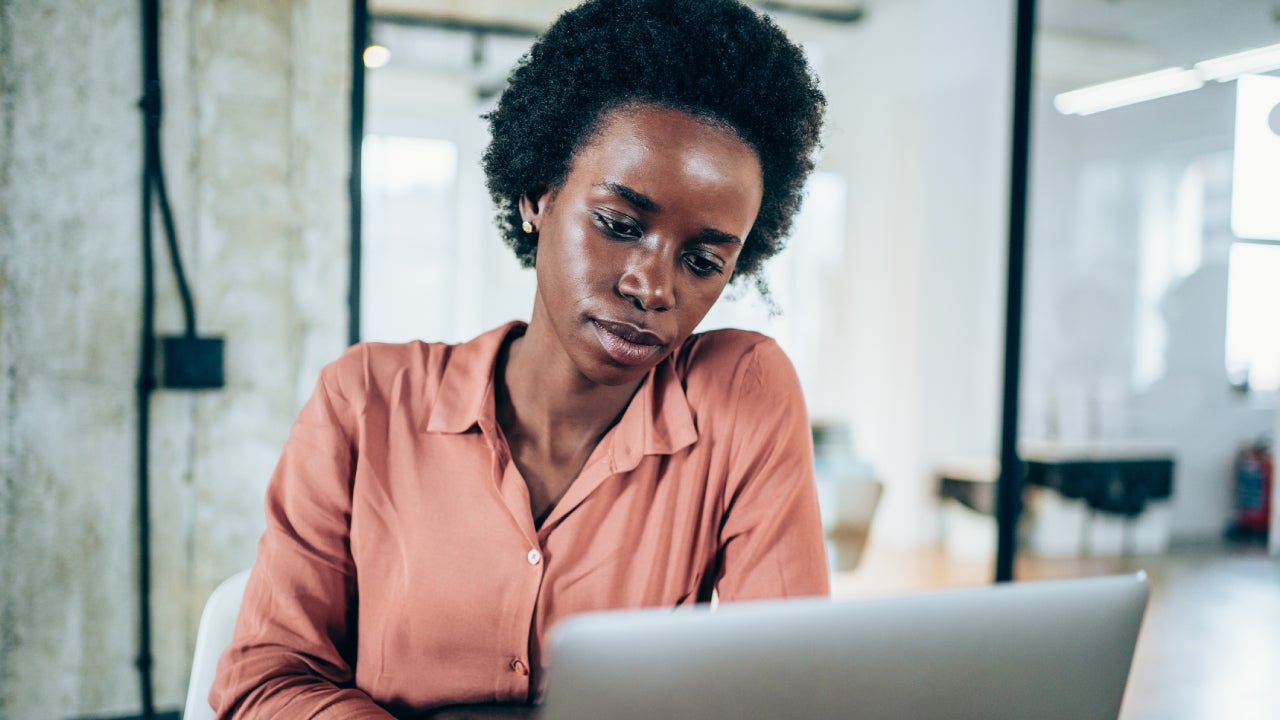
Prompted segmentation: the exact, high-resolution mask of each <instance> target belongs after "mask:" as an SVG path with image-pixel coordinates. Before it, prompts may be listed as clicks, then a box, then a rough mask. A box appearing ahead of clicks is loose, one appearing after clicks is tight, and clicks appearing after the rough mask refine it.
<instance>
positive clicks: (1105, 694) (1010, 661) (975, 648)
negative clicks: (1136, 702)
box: [540, 573, 1148, 720]
mask: <svg viewBox="0 0 1280 720" xmlns="http://www.w3.org/2000/svg"><path fill="white" fill-rule="evenodd" d="M1147 594H1148V588H1147V580H1146V575H1145V574H1144V573H1138V574H1136V575H1126V576H1116V577H1099V578H1086V579H1076V580H1055V581H1044V582H1028V583H1016V584H1011V585H999V586H989V587H981V588H970V589H963V590H948V591H942V592H934V593H928V594H922V595H913V596H905V597H888V598H877V599H871V600H859V601H852V602H832V601H829V600H825V599H806V600H789V601H766V602H757V603H740V604H732V605H722V606H721V607H720V608H719V609H718V610H717V611H716V612H714V613H711V612H708V611H706V610H695V611H672V610H670V609H660V610H637V611H622V612H608V613H591V614H586V615H580V616H577V617H574V618H570V619H569V620H566V621H565V622H563V623H562V624H560V625H559V626H557V628H556V629H555V631H554V632H553V633H552V638H551V648H550V649H551V652H550V656H549V657H550V662H551V666H550V668H549V671H548V672H549V675H548V687H547V693H546V703H545V705H544V706H543V709H542V712H541V713H540V717H541V718H543V720H588V719H591V720H595V719H597V718H611V719H612V720H655V719H656V718H664V719H672V720H679V719H682V718H690V719H693V718H698V719H699V720H728V719H729V718H733V719H734V720H737V719H739V718H814V719H817V718H859V719H869V720H877V719H883V720H891V719H892V720H897V719H903V720H905V719H908V718H909V719H911V720H919V719H921V718H948V719H953V720H963V719H966V718H972V719H973V720H1005V719H1007V720H1015V719H1017V720H1026V719H1028V718H1034V719H1036V720H1057V719H1063V720H1065V719H1068V718H1072V719H1074V718H1081V719H1084V718H1087V719H1088V720H1099V719H1101V718H1107V719H1110V718H1115V717H1116V716H1117V715H1118V714H1119V712H1120V702H1121V700H1122V698H1123V695H1124V687H1125V682H1126V680H1127V678H1128V673H1129V665H1130V662H1131V661H1132V658H1133V649H1134V645H1135V643H1136V642H1137V637H1138V629H1139V626H1140V625H1141V622H1142V614H1143V611H1144V609H1145V607H1146V600H1147Z"/></svg>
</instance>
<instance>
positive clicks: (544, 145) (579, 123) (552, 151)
mask: <svg viewBox="0 0 1280 720" xmlns="http://www.w3.org/2000/svg"><path fill="white" fill-rule="evenodd" d="M634 103H652V104H655V105H659V106H664V107H669V108H672V109H676V110H681V111H684V112H688V113H690V114H691V115H693V116H695V117H699V118H701V119H704V120H706V121H709V122H711V123H713V124H716V125H719V126H724V127H727V128H728V129H730V130H732V131H733V132H735V133H736V134H737V135H738V136H739V137H740V138H742V139H743V140H744V141H745V142H746V143H747V144H749V145H750V146H751V147H752V148H753V149H754V150H755V151H756V154H757V155H758V157H759V159H760V166H761V169H762V171H763V176H764V194H763V197H762V199H761V203H760V212H759V215H758V216H757V217H756V222H755V225H754V226H753V227H752V230H751V233H750V235H748V237H747V240H746V243H745V244H744V247H743V249H742V252H741V254H740V255H739V257H738V264H737V267H736V269H735V271H734V278H735V279H737V278H743V277H756V279H757V284H758V283H759V280H760V278H759V276H758V273H759V271H760V269H761V267H762V264H763V262H764V261H765V260H767V259H768V258H770V257H772V256H773V255H775V254H777V253H778V251H780V250H781V249H782V248H783V246H784V244H785V240H786V235H787V232H788V231H789V230H790V227H791V220H792V218H793V216H794V215H795V213H796V211H797V210H798V209H799V207H800V201H801V192H802V189H803V186H804V181H805V178H806V177H807V176H808V174H809V172H810V171H811V170H812V169H813V154H814V150H815V148H816V147H817V145H818V138H819V133H820V131H821V127H822V114H823V110H824V109H825V107H826V98H825V97H824V96H823V94H822V91H821V90H819V89H818V84H817V80H816V78H815V77H814V75H813V73H812V72H811V71H810V69H809V66H808V64H807V63H806V61H805V58H804V55H803V53H802V51H801V50H800V48H799V47H797V46H796V45H795V44H793V43H792V42H791V41H790V40H789V39H788V38H787V37H786V35H785V34H783V32H782V30H781V29H779V28H778V27H777V26H776V25H775V24H774V23H773V22H772V21H771V20H769V19H768V18H767V17H765V16H763V15H760V14H758V13H757V12H756V11H754V10H752V9H751V8H749V7H747V6H746V5H743V4H742V3H740V2H738V1H737V0H589V1H588V2H586V3H584V4H582V5H580V6H578V7H577V8H574V9H573V10H570V11H568V12H566V13H565V14H563V15H561V16H560V18H559V19H558V20H557V21H556V22H555V23H554V24H553V25H552V26H551V28H550V29H548V30H547V32H546V34H544V35H543V36H542V37H541V38H540V39H539V40H538V41H537V42H536V43H535V44H534V45H533V47H532V48H531V49H530V50H529V53H528V54H527V55H525V56H524V57H523V58H522V59H521V61H520V62H519V63H518V64H517V65H516V67H515V69H514V70H512V72H511V77H510V78H509V82H508V85H507V88H506V90H505V91H503V93H502V96H501V98H500V99H499V101H498V104H497V107H496V108H495V109H494V110H493V111H492V112H491V113H489V114H488V115H486V118H487V119H488V120H489V123H490V131H491V137H492V140H491V141H490V143H489V146H488V148H487V149H486V150H485V154H484V161H483V162H484V170H485V175H486V178H487V184H488V188H489V193H490V194H491V195H492V197H493V200H494V202H495V203H496V204H497V206H498V217H497V219H498V226H499V229H500V231H501V232H502V235H503V238H504V239H505V241H506V242H507V244H508V245H510V246H511V248H512V249H513V250H514V251H515V253H516V257H518V258H519V259H520V261H521V263H522V264H524V265H525V266H526V267H532V266H533V264H534V259H535V257H536V255H537V235H536V234H525V233H523V232H521V231H520V226H521V217H520V209H519V200H520V197H521V196H523V195H525V194H528V193H531V192H536V191H538V190H541V189H546V188H554V187H557V186H559V185H560V184H561V183H563V182H564V180H565V178H566V177H567V175H568V173H569V168H570V164H571V162H572V160H573V156H574V153H575V152H576V151H577V150H578V148H579V147H581V146H582V145H583V144H584V143H585V141H586V140H588V139H589V138H590V136H591V134H592V132H594V131H595V130H596V129H597V128H598V125H599V122H600V119H601V118H602V117H603V116H604V115H605V114H606V113H607V112H608V111H610V110H613V109H616V108H618V107H622V106H625V105H629V104H634ZM762 289H763V287H762Z"/></svg>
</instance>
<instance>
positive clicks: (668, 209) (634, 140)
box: [520, 105, 763, 385]
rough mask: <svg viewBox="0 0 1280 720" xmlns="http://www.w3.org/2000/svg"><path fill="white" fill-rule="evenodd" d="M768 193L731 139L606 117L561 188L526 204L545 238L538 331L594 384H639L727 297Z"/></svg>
mask: <svg viewBox="0 0 1280 720" xmlns="http://www.w3.org/2000/svg"><path fill="white" fill-rule="evenodd" d="M762 192H763V179H762V175H761V169H760V162H759V159H758V158H757V157H756V153H755V151H754V150H753V149H752V148H751V146H749V145H748V144H746V143H745V142H743V141H742V140H741V139H739V138H738V137H737V136H736V135H734V134H733V133H732V132H730V131H728V130H725V129H723V128H719V127H715V126H713V125H709V124H707V123H705V122H702V121H700V120H698V119H696V118H695V117H693V116H692V115H689V114H687V113H684V112H681V111H678V110H671V109H668V108H662V107H658V106H653V105H636V106H626V107H623V108H621V109H618V110H614V111H612V112H610V113H608V114H607V115H606V116H604V117H603V118H602V119H601V126H600V127H599V128H598V129H597V132H596V133H595V134H594V135H593V136H592V137H590V138H589V139H588V140H587V141H586V144H585V145H584V146H582V147H580V148H579V149H578V152H577V154H576V155H575V156H574V158H573V161H572V163H571V167H570V169H569V174H568V177H567V178H566V179H565V181H564V183H563V184H562V185H560V186H559V187H556V188H553V189H551V190H549V191H547V192H546V193H543V194H541V195H539V196H537V197H532V196H526V197H525V198H522V200H521V204H520V207H521V212H522V213H523V215H524V219H525V220H528V221H530V222H532V223H533V224H534V226H535V227H536V228H537V230H538V255H537V263H536V268H537V274H538V297H537V301H536V302H535V304H534V320H533V322H532V323H531V325H537V324H539V323H545V324H547V325H549V326H550V327H549V328H544V330H546V329H549V330H550V331H551V332H552V333H553V334H554V336H555V338H556V340H557V341H558V342H559V344H560V346H561V347H562V348H563V349H564V351H565V354H566V355H567V357H568V359H569V360H570V361H571V362H572V363H573V364H574V366H575V367H576V368H577V370H578V371H579V372H580V373H581V374H582V375H584V376H585V377H586V378H588V379H589V380H591V381H593V382H595V383H598V384H603V385H620V384H624V383H628V382H634V381H637V380H639V379H640V378H642V377H643V376H644V374H645V373H646V372H648V371H649V370H650V369H651V368H652V367H653V366H655V365H657V364H658V362H659V361H661V360H662V359H663V358H665V357H666V356H667V355H668V354H669V353H670V352H671V351H672V350H674V349H675V348H677V347H679V346H680V344H681V343H682V342H683V341H684V339H685V338H687V337H688V336H689V334H690V333H692V332H693V329H694V328H695V327H696V326H697V325H698V323H699V322H701V321H702V318H703V317H704V316H705V315H706V314H707V311H708V310H710V309H711V306H712V305H713V304H714V303H715V301H716V298H718V297H719V296H720V292H721V291H722V290H724V287H725V285H726V284H727V283H728V282H729V278H730V276H731V275H732V274H733V269H734V266H735V264H736V263H737V260H738V254H739V252H740V251H741V250H742V244H743V242H744V241H745V240H746V238H747V234H748V233H750V231H751V226H752V224H753V223H754V222H755V219H756V214H757V212H758V211H759V209H760V198H761V194H762ZM532 329H533V328H532V327H531V330H532Z"/></svg>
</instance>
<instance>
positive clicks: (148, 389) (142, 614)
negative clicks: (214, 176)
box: [136, 0, 196, 720]
mask: <svg viewBox="0 0 1280 720" xmlns="http://www.w3.org/2000/svg"><path fill="white" fill-rule="evenodd" d="M142 43H143V54H142V88H143V91H142V92H143V95H142V99H141V101H140V102H139V106H140V107H141V109H142V115H143V125H142V131H143V143H142V147H143V151H142V153H143V155H142V198H141V199H142V329H141V333H140V335H141V337H140V340H139V344H140V346H141V347H140V350H141V353H140V360H139V367H138V382H137V393H138V448H137V450H138V656H137V660H136V663H137V666H138V673H139V676H140V677H139V682H140V692H141V696H142V698H141V699H142V717H143V718H145V719H147V720H151V719H152V718H154V717H155V716H156V711H155V687H154V683H153V680H152V678H153V668H154V663H153V657H152V642H151V629H152V628H151V492H150V477H151V468H150V435H151V393H152V392H153V391H154V390H155V387H156V330H155V306H156V287H155V256H154V242H155V237H154V222H155V207H156V205H157V204H158V205H159V209H160V218H161V222H162V224H163V227H164V235H165V240H166V244H167V246H168V250H169V262H170V265H171V266H172V268H173V274H174V277H175V279H176V281H177V285H178V294H179V296H180V297H181V298H182V310H183V318H184V321H185V323H184V324H185V331H186V336H187V337H188V338H194V337H195V336H196V312H195V303H194V302H193V300H192V298H191V289H190V287H189V286H188V285H187V277H186V273H185V272H184V270H183V267H182V255H181V253H180V252H179V248H178V233H177V229H176V227H175V224H174V221H173V211H172V208H170V206H169V194H168V191H167V190H166V188H165V182H164V165H163V159H162V158H163V153H162V152H161V142H160V128H161V115H162V108H163V93H162V85H161V82H160V2H159V0H142Z"/></svg>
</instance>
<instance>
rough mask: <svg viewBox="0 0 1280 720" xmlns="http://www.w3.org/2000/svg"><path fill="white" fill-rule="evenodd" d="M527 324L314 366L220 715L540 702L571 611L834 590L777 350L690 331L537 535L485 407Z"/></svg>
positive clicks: (369, 712) (358, 350) (232, 652)
mask: <svg viewBox="0 0 1280 720" xmlns="http://www.w3.org/2000/svg"><path fill="white" fill-rule="evenodd" d="M522 329H523V326H522V325H520V324H519V323H511V324H509V325H506V326H504V327H501V328H498V329H496V330H493V331H490V332H488V333H486V334H484V335H481V336H480V337H478V338H476V339H475V340H472V341H470V342H467V343H463V344H460V345H446V344H440V343H431V344H427V343H420V342H418V343H409V344H404V345H384V344H361V345H356V346H354V347H352V348H351V349H349V350H348V351H347V352H346V353H345V354H344V355H343V356H342V357H341V359H339V360H338V361H336V362H335V363H333V364H331V365H329V366H328V367H326V368H325V369H324V371H323V372H322V373H321V375H320V380H319V383H318V384H317V386H316V390H315V393H314V394H313V395H312V397H311V399H310V400H309V401H308V402H307V404H306V406H305V407H304V408H303V410H302V413H301V415H300V416H299V417H298V420H297V422H296V423H295V424H294V426H293V429H292V431H291V433H290V437H289V440H288V442H287V444H286V445H285V448H284V452H283V456H282V457H281V459H280V463H279V465H278V466H277V468H276V470H275V473H274V474H273V475H272V478H271V483H270V486H269V489H268V491H267V499H266V509H267V529H266V532H265V533H264V534H263V536H262V539H261V541H260V543H259V546H258V558H257V562H256V563H255V565H254V567H253V572H252V574H251V577H250V579H249V584H248V588H247V589H246V591H245V596H244V603H243V606H242V608H241V611H240V617H239V620H238V622H237V625H236V632H235V639H234V641H233V642H232V644H231V646H230V647H229V648H228V649H227V651H226V652H225V654H224V655H223V656H222V659H221V662H220V663H219V666H218V674H217V680H216V682H215V684H214V687H213V690H212V692H211V694H210V702H211V704H212V705H213V706H214V707H215V708H217V709H218V717H219V718H343V719H344V720H346V719H354V718H368V719H370V720H372V719H373V718H379V719H385V718H388V717H391V716H392V715H393V714H410V713H417V712H421V711H424V710H427V709H430V708H433V707H438V706H442V705H449V704H458V703H487V702H533V701H536V700H537V699H538V695H539V692H540V689H541V687H542V685H543V682H544V676H545V671H546V666H547V664H548V662H549V660H550V661H553V660H554V658H548V657H546V653H545V648H544V643H545V640H546V637H547V632H548V630H549V629H550V628H551V627H552V626H553V625H554V624H555V623H556V621H557V620H560V619H561V618H564V617H566V616H569V615H572V614H574V613H579V612H583V611H588V610H601V609H608V608H634V607H642V606H665V607H675V606H678V605H684V604H688V603H694V602H704V601H707V600H708V599H709V598H710V597H711V592H712V590H713V589H716V590H718V594H719V598H720V599H721V601H735V600H748V599H759V598H775V597H788V596H800V595H822V594H826V593H827V592H828V576H827V564H826V557H825V549H824V543H823V536H822V527H821V521H820V518H819V514H818V502H817V494H816V489H815V484H814V477H813V458H812V446H811V441H810V434H809V422H808V418H807V415H806V413H805V407H804V401H803V398H802V396H801V392H800V385H799V382H798V381H797V378H796V375H795V371H794V370H793V369H792V366H791V364H790V363H789V362H788V361H787V359H786V357H785V356H784V355H783V353H782V351H781V349H780V348H779V347H778V346H777V344H776V343H774V341H772V340H770V339H768V338H766V337H764V336H762V335H758V334H755V333H748V332H742V331H734V330H720V331H713V332H709V333H705V334H701V335H694V336H692V337H690V338H689V339H688V340H687V341H686V342H685V343H684V345H683V346H682V347H681V348H679V349H678V350H677V351H676V352H674V353H673V354H672V356H671V357H668V358H667V359H666V360H664V361H663V362H662V363H660V364H659V365H658V366H657V367H656V368H655V369H654V370H652V371H651V372H650V373H649V375H648V376H647V377H646V378H645V380H644V381H643V383H642V384H641V386H640V389H639V390H638V391H637V393H636V394H635V396H634V397H633V398H632V400H631V402H630V404H629V405H628V407H627V409H626V410H625V411H624V413H623V415H622V418H621V419H620V420H619V421H618V423H617V424H616V425H615V426H614V427H613V428H612V429H610V430H609V431H608V433H607V434H606V435H605V436H604V437H603V439H602V440H601V441H600V443H599V445H598V446H597V447H596V448H595V451H594V453H593V454H592V455H591V457H590V459H588V460H587V463H586V465H585V466H584V467H583V469H582V472H581V474H580V475H579V476H578V477H577V478H576V479H575V480H574V481H573V483H572V485H571V486H570V487H569V489H568V491H567V492H566V494H565V495H564V497H563V498H562V499H561V500H560V501H559V502H558V503H557V504H556V506H555V507H554V509H553V510H552V511H551V513H550V514H549V515H548V516H547V517H546V519H545V520H544V521H543V523H542V525H541V527H535V524H534V519H533V517H532V515H531V511H530V507H529V495H528V492H527V489H526V485H525V482H524V480H523V478H522V477H521V476H520V472H519V470H518V469H517V468H516V466H515V464H514V463H513V462H511V456H510V452H509V451H508V449H507V445H506V441H505V440H504V439H503V435H502V432H501V430H500V428H499V427H498V424H497V422H496V420H495V414H494V382H493V378H494V366H495V361H496V358H497V356H498V354H499V352H500V351H501V349H502V346H503V343H504V342H505V341H506V339H507V338H508V336H509V335H510V334H512V333H513V332H516V333H518V332H521V331H522Z"/></svg>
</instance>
